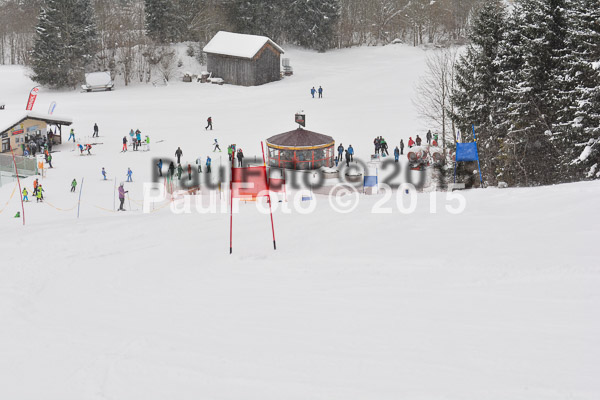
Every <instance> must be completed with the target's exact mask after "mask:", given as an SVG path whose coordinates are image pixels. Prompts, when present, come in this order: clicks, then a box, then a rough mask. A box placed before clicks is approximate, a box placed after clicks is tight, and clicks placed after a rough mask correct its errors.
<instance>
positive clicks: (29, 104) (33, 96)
mask: <svg viewBox="0 0 600 400" xmlns="http://www.w3.org/2000/svg"><path fill="white" fill-rule="evenodd" d="M39 91H40V88H39V86H36V87H34V88H33V89H31V92H29V99H28V100H27V107H26V108H25V110H26V111H31V110H33V104H34V103H35V99H36V98H37V94H38V92H39Z"/></svg>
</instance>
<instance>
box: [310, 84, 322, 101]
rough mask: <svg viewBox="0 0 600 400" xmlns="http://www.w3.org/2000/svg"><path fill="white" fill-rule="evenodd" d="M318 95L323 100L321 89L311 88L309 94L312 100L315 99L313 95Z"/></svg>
mask: <svg viewBox="0 0 600 400" xmlns="http://www.w3.org/2000/svg"><path fill="white" fill-rule="evenodd" d="M317 93H318V94H319V98H320V99H322V98H323V88H322V87H321V86H319V88H318V89H315V87H314V86H313V87H312V89H310V94H311V95H312V97H313V99H314V98H315V94H317Z"/></svg>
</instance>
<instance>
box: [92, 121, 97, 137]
mask: <svg viewBox="0 0 600 400" xmlns="http://www.w3.org/2000/svg"><path fill="white" fill-rule="evenodd" d="M92 137H98V124H97V123H95V122H94V134H93V135H92Z"/></svg>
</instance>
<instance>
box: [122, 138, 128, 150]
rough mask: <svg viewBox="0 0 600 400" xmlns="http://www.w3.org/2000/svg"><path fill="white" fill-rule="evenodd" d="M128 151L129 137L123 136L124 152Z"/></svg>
mask: <svg viewBox="0 0 600 400" xmlns="http://www.w3.org/2000/svg"><path fill="white" fill-rule="evenodd" d="M122 151H127V136H123V150H122Z"/></svg>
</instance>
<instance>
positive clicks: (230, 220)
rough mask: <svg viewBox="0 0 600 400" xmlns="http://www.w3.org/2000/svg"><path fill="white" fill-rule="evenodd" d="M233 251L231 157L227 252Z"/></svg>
mask: <svg viewBox="0 0 600 400" xmlns="http://www.w3.org/2000/svg"><path fill="white" fill-rule="evenodd" d="M231 253H233V159H232V161H231V176H230V177H229V254H231Z"/></svg>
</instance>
